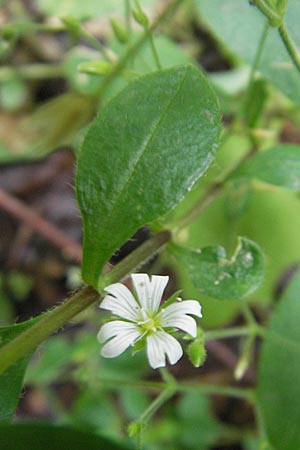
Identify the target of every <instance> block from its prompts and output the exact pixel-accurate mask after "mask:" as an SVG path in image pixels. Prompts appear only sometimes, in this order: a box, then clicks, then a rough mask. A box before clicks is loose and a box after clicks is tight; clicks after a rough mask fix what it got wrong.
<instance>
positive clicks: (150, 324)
mask: <svg viewBox="0 0 300 450" xmlns="http://www.w3.org/2000/svg"><path fill="white" fill-rule="evenodd" d="M143 316H144V314H143ZM143 319H144V320H143V321H141V322H138V325H139V326H140V327H141V332H142V333H143V334H150V333H156V331H157V328H158V327H159V326H160V323H159V321H158V320H157V318H156V317H148V316H147V315H145V316H144V317H143Z"/></svg>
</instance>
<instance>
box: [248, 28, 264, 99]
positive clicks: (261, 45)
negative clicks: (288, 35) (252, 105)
mask: <svg viewBox="0 0 300 450" xmlns="http://www.w3.org/2000/svg"><path fill="white" fill-rule="evenodd" d="M269 29H270V25H269V22H266V24H265V26H264V28H263V31H262V34H261V36H260V39H259V42H258V46H257V49H256V54H255V57H254V60H253V63H252V65H251V72H250V75H249V81H248V86H247V93H246V99H245V107H247V106H248V104H249V101H250V100H251V95H252V92H251V91H252V86H253V83H254V78H255V72H256V70H257V69H258V65H259V63H260V59H261V55H262V52H263V49H264V45H265V42H266V39H267V36H268V32H269Z"/></svg>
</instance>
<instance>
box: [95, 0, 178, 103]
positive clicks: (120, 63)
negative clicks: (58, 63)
mask: <svg viewBox="0 0 300 450" xmlns="http://www.w3.org/2000/svg"><path fill="white" fill-rule="evenodd" d="M183 1H184V0H172V1H170V3H169V4H167V6H166V7H165V8H164V9H163V10H162V12H161V13H160V14H159V15H158V16H157V17H156V19H155V20H154V22H153V23H152V24H151V25H150V26H149V27H148V28H147V30H145V31H144V33H143V34H142V35H141V36H140V37H139V38H138V39H137V40H136V41H135V42H134V43H133V44H132V45H131V46H130V47H128V49H127V50H126V51H125V53H124V55H123V56H122V57H121V58H119V59H118V60H117V61H116V62H115V64H113V66H112V68H111V70H110V71H109V72H108V74H107V75H106V77H105V78H104V80H103V82H102V84H101V86H100V88H99V91H98V96H99V97H101V96H102V95H103V93H104V92H105V90H106V89H107V88H108V86H109V85H110V84H111V83H112V81H113V80H114V78H115V77H116V75H118V74H119V73H120V72H122V70H123V69H124V68H125V67H126V64H127V62H128V61H130V60H131V58H132V57H133V56H135V54H136V53H137V52H138V50H139V49H140V47H141V46H142V45H143V44H144V42H145V41H146V40H147V39H148V38H149V36H150V35H151V33H152V32H153V31H154V30H155V29H156V28H157V27H158V26H159V25H160V24H161V23H162V22H163V21H164V20H165V19H166V18H167V17H168V16H169V15H171V14H173V13H174V12H175V10H176V9H177V8H178V6H179V5H180V4H181V3H182V2H183Z"/></svg>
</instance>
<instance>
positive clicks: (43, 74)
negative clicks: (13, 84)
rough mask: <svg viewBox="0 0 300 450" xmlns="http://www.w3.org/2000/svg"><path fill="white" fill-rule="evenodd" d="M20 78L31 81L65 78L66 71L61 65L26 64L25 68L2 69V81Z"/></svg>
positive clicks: (9, 67)
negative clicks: (15, 77)
mask: <svg viewBox="0 0 300 450" xmlns="http://www.w3.org/2000/svg"><path fill="white" fill-rule="evenodd" d="M14 76H18V77H21V78H24V79H29V80H42V79H48V78H58V77H62V76H64V70H63V67H62V65H60V64H25V65H23V66H15V67H13V66H2V67H0V81H6V80H9V79H10V78H12V77H14Z"/></svg>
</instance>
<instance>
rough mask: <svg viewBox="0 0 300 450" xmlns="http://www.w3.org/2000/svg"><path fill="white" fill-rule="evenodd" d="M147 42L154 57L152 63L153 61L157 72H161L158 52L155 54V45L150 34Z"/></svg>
mask: <svg viewBox="0 0 300 450" xmlns="http://www.w3.org/2000/svg"><path fill="white" fill-rule="evenodd" d="M149 41H150V45H151V50H152V54H153V57H154V61H155V64H156V67H157V68H158V70H162V65H161V62H160V59H159V56H158V52H157V49H156V46H155V43H154V39H153V34H152V33H150V36H149Z"/></svg>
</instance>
